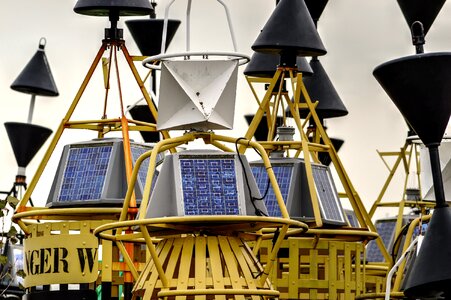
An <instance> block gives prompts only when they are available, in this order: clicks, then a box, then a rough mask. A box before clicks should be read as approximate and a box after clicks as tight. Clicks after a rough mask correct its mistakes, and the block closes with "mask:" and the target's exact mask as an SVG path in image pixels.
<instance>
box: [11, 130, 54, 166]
mask: <svg viewBox="0 0 451 300" xmlns="http://www.w3.org/2000/svg"><path fill="white" fill-rule="evenodd" d="M5 128H6V132H7V133H8V138H9V141H10V142H11V146H12V148H13V152H14V156H15V157H16V161H17V165H18V166H19V167H22V168H25V167H27V166H28V164H29V163H30V161H31V160H32V159H33V157H34V156H35V154H36V153H37V152H38V151H39V149H41V147H42V145H43V144H44V143H45V141H46V140H47V139H48V137H49V136H50V134H51V133H52V130H50V129H49V128H46V127H42V126H39V125H34V124H28V123H16V122H7V123H5Z"/></svg>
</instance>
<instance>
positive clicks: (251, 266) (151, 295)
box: [94, 132, 308, 299]
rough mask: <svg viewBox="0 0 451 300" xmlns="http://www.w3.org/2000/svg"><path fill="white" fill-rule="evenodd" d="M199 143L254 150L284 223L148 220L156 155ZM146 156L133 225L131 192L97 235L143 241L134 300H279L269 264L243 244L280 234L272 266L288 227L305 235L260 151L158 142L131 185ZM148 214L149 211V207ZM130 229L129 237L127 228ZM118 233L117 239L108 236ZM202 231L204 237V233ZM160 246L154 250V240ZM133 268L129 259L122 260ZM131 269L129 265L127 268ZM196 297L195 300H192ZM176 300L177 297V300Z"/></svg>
mask: <svg viewBox="0 0 451 300" xmlns="http://www.w3.org/2000/svg"><path fill="white" fill-rule="evenodd" d="M195 139H203V140H204V142H205V143H206V144H211V145H214V146H216V147H217V148H219V149H221V150H223V151H227V152H232V150H231V149H230V148H228V147H227V146H226V145H224V144H223V142H226V143H233V144H235V143H239V144H240V145H242V146H244V147H249V146H251V147H253V148H255V149H256V150H257V151H259V152H260V154H261V155H262V158H263V161H264V164H265V166H266V168H267V171H268V176H269V179H270V182H271V185H272V187H273V189H274V191H275V194H276V198H277V202H278V204H279V206H280V209H281V211H282V216H283V217H282V218H272V217H260V216H183V217H182V216H181V217H165V218H146V217H145V216H146V211H147V209H148V205H151V204H149V203H148V201H149V198H150V191H151V186H152V178H153V174H154V172H155V165H156V159H157V155H158V153H160V152H162V151H166V150H168V149H170V148H174V147H177V146H179V145H182V144H185V143H188V142H191V141H194V140H195ZM147 157H150V165H149V171H148V174H147V180H146V186H145V190H144V193H143V200H142V202H141V206H140V208H139V217H138V218H137V219H136V220H126V212H127V210H128V208H129V204H130V198H131V194H132V189H129V190H128V192H127V195H126V198H125V201H124V207H123V211H122V214H121V218H120V220H119V222H114V223H110V224H105V225H102V226H100V227H98V228H97V229H96V230H95V232H94V233H95V234H96V235H98V236H99V237H100V238H102V239H107V240H110V241H114V242H120V243H122V242H136V243H137V242H145V243H146V245H147V249H148V250H149V252H150V256H151V260H149V261H148V262H147V265H146V267H145V269H144V270H143V272H141V274H139V275H138V272H136V271H135V272H133V274H135V275H136V276H137V277H136V278H135V279H136V284H135V287H134V290H133V292H134V294H133V295H134V298H136V297H143V299H156V298H162V299H163V298H164V299H175V298H174V297H177V296H183V297H188V298H189V299H191V298H192V299H245V298H246V299H247V298H249V297H251V298H252V299H261V298H260V297H263V296H264V297H269V298H273V297H278V295H279V292H278V291H277V290H274V289H273V288H272V286H271V284H270V282H269V280H268V275H269V274H270V272H271V269H272V267H273V264H272V263H267V264H266V265H265V267H262V266H261V264H260V263H259V262H258V260H257V258H256V257H255V255H254V254H253V252H252V251H251V249H250V248H249V247H248V245H247V244H246V241H247V240H254V241H255V240H258V239H261V238H262V235H261V234H259V231H260V230H261V229H262V228H278V229H280V231H279V235H278V237H277V239H275V242H274V246H273V249H272V251H271V253H270V254H269V257H270V261H271V262H274V261H275V260H276V256H277V251H278V249H279V247H280V244H281V243H282V241H283V240H284V237H285V234H286V233H287V231H288V228H289V227H295V228H298V230H300V231H301V232H305V231H306V230H307V229H308V226H307V225H306V224H304V223H302V222H299V221H295V220H291V219H290V218H289V215H288V212H287V210H286V207H285V204H284V202H283V199H282V195H281V193H280V190H279V187H278V184H277V181H276V178H275V175H274V172H273V170H272V168H271V164H270V162H269V158H268V156H267V155H266V153H265V151H264V148H263V147H262V146H261V145H260V144H258V143H256V142H253V141H249V140H243V139H240V140H236V139H234V138H230V137H226V136H220V135H216V134H214V133H206V132H191V133H186V134H185V135H183V136H181V137H178V138H171V139H166V140H163V141H160V142H159V143H157V144H156V145H155V147H154V149H153V150H152V151H150V152H147V153H145V154H143V155H142V156H141V157H140V158H139V159H138V160H137V162H136V167H135V169H134V171H133V174H132V177H131V185H130V186H133V183H134V182H135V181H136V178H137V174H138V169H139V166H140V165H141V163H142V161H143V160H144V159H146V158H147ZM149 208H150V209H151V207H149ZM128 228H134V231H133V232H130V233H127V232H125V229H128ZM113 231H116V233H115V234H113V233H112V232H113ZM205 232H208V234H206V233H205ZM155 237H157V238H158V240H159V242H158V243H157V245H156V246H155V241H154V239H153V238H155ZM126 261H129V262H130V264H131V261H130V260H129V259H126ZM129 267H130V268H133V265H132V264H131V265H129ZM193 297H194V298H193ZM177 299H179V298H177Z"/></svg>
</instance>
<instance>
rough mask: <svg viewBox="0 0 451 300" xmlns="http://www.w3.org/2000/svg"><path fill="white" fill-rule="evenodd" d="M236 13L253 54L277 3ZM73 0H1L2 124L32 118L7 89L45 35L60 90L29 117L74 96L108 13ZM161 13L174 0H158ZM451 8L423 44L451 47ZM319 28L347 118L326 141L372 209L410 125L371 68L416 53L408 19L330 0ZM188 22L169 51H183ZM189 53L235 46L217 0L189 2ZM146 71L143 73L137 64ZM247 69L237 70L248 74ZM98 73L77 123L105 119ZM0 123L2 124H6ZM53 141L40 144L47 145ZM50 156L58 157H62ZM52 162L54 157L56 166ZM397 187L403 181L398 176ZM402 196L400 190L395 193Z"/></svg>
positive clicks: (181, 7)
mask: <svg viewBox="0 0 451 300" xmlns="http://www.w3.org/2000/svg"><path fill="white" fill-rule="evenodd" d="M225 2H226V3H227V4H228V5H229V8H230V11H231V14H232V20H233V25H234V29H235V34H236V37H237V42H238V47H239V51H240V52H243V53H246V54H249V55H251V54H252V50H251V48H250V47H251V45H252V43H253V42H254V40H255V38H256V36H257V35H258V32H259V30H260V29H261V28H262V26H263V25H264V23H265V22H266V20H267V18H268V17H269V15H270V13H271V12H272V10H273V9H274V6H275V1H274V0H226V1H225ZM75 3H76V1H74V0H70V1H69V0H63V1H61V0H60V1H55V0H39V1H35V0H22V1H13V0H3V1H1V2H0V11H1V12H2V18H0V28H1V29H0V30H1V33H2V34H1V37H2V47H0V97H1V102H0V107H1V111H2V117H1V121H2V123H4V122H7V121H17V122H26V119H27V114H28V106H29V101H30V96H29V95H27V94H22V93H18V92H15V91H13V90H11V89H10V88H9V86H10V85H11V83H12V82H13V81H14V79H15V78H16V77H17V75H18V74H19V73H20V71H21V70H22V68H23V67H24V66H25V65H26V63H27V62H28V60H29V59H30V58H31V57H32V56H33V54H34V53H35V51H36V49H37V46H38V42H39V39H40V38H41V37H45V38H46V39H47V46H46V54H47V57H48V59H49V62H50V66H51V68H52V72H53V76H54V78H55V81H56V84H57V87H58V90H59V92H60V96H59V97H56V98H49V97H47V98H46V97H37V99H36V100H37V101H36V108H35V113H34V118H33V123H34V124H38V125H42V126H46V127H49V128H51V129H53V130H55V129H56V128H57V126H58V124H59V122H60V121H61V119H62V117H63V116H64V114H65V113H66V111H67V109H68V107H69V105H70V103H71V101H72V100H73V98H74V96H75V94H76V92H77V90H78V88H79V86H80V84H81V82H82V80H83V78H84V76H85V74H86V72H87V70H88V68H89V66H90V64H91V62H92V60H93V58H94V56H95V54H96V53H97V51H98V49H99V47H100V43H101V39H102V37H103V30H104V28H105V27H108V21H107V18H99V17H89V16H81V15H77V14H75V13H74V12H73V6H74V4H75ZM158 3H159V5H158V7H157V15H158V17H160V18H162V17H163V7H164V5H165V4H167V3H168V0H160V1H158ZM185 7H186V1H182V0H178V1H176V2H175V4H174V5H173V8H172V10H171V14H170V17H171V18H177V19H181V20H182V22H183V21H184V20H185ZM450 16H451V6H450V5H449V3H445V5H444V7H443V9H442V11H441V13H440V14H439V16H438V17H437V20H436V22H435V24H434V25H433V26H432V28H431V30H430V31H429V33H428V36H427V39H426V42H427V43H426V46H425V50H426V51H427V52H432V51H448V50H450V49H451V36H450V32H451V18H450ZM125 20H127V18H122V19H121V21H120V22H119V25H120V27H122V28H124V35H125V39H126V44H127V46H128V49H129V51H130V52H131V53H132V54H136V55H138V54H139V53H138V50H137V47H136V46H135V44H134V42H133V40H132V38H131V36H130V34H129V32H128V30H127V29H126V26H125V24H124V23H123V22H124V21H125ZM319 33H320V35H321V38H322V40H323V43H324V45H325V47H326V49H327V50H328V54H327V55H326V56H324V57H321V58H320V60H321V62H322V64H323V66H324V68H325V70H326V72H327V73H328V74H329V76H330V78H331V80H332V82H333V83H334V85H335V88H336V89H337V91H338V93H339V94H340V96H341V98H342V100H343V101H344V103H345V105H346V106H347V109H348V111H349V115H348V116H346V117H342V118H338V119H334V120H330V121H328V122H327V125H328V128H329V129H328V133H329V135H330V137H337V138H342V139H344V140H345V144H344V146H343V148H342V149H341V150H340V152H339V156H340V157H341V159H342V162H343V164H344V166H345V168H346V171H347V172H348V175H349V177H350V178H351V181H352V182H353V184H354V186H355V188H356V189H357V192H358V193H359V194H360V197H361V198H362V200H363V202H364V203H365V205H366V206H367V207H370V205H371V204H372V202H373V201H374V200H375V198H376V197H377V194H378V193H379V191H380V189H381V187H382V185H383V183H384V181H385V179H386V177H387V175H388V171H387V169H386V168H385V166H384V164H383V163H382V161H381V160H380V159H379V157H378V155H377V153H376V149H379V150H382V151H386V150H389V151H392V150H393V151H394V150H398V149H399V148H400V147H401V146H402V145H403V143H404V139H405V136H406V131H407V129H406V126H405V123H404V121H403V119H402V117H401V115H400V113H399V112H398V111H397V109H396V108H395V107H394V105H393V104H392V102H391V101H390V100H389V98H388V97H387V96H386V94H385V92H384V91H383V90H382V88H380V86H379V84H378V83H377V82H376V80H375V79H374V77H373V76H372V71H373V69H374V68H375V67H376V66H377V65H379V64H381V63H383V62H385V61H387V60H390V59H393V58H397V57H401V56H405V55H409V54H413V53H414V48H413V46H411V42H410V34H409V30H408V27H407V24H406V22H405V21H404V18H403V16H402V13H401V11H400V9H399V7H398V5H397V2H396V1H395V0H378V1H374V0H330V1H329V4H328V5H327V7H326V9H325V11H324V13H323V15H322V17H321V19H320V22H319ZM184 42H185V36H184V27H183V23H182V25H181V27H180V29H179V31H178V33H177V35H176V37H175V39H174V42H173V44H172V45H171V47H170V48H169V50H168V52H180V51H183V49H184ZM191 44H192V50H222V51H232V50H233V48H232V43H231V40H230V38H229V34H228V28H227V23H226V19H225V16H224V12H223V9H222V6H220V5H219V4H218V3H217V2H216V1H214V0H196V1H193V6H192V40H191ZM137 66H138V68H139V69H140V71H141V72H142V74H144V73H145V72H146V69H144V68H143V67H141V66H140V65H139V64H138V65H137ZM121 70H122V71H121V81H122V85H123V86H124V89H125V91H124V95H125V96H124V101H125V102H126V104H131V103H133V102H135V101H136V100H138V99H139V98H140V95H139V90H138V89H137V88H136V85H135V83H134V82H133V81H131V74H130V73H129V71H128V69H127V68H126V66H122V67H121ZM242 70H243V69H241V71H242ZM101 80H102V79H101V72H97V73H96V74H95V76H94V78H93V80H92V81H91V83H90V85H89V86H88V89H87V91H86V92H85V95H84V96H83V97H82V99H81V103H80V105H79V106H78V108H77V110H76V113H75V115H74V118H75V119H92V118H99V117H100V110H101V107H102V104H101V103H102V100H103V95H104V94H103V91H102V81H101ZM238 80H239V84H238V86H239V90H238V93H237V108H236V114H235V129H234V130H233V131H232V132H230V134H231V135H234V136H237V137H238V136H242V135H244V133H245V131H246V129H247V125H246V123H245V121H244V119H243V117H242V116H243V115H244V114H246V113H252V112H254V111H255V110H256V108H257V106H256V103H255V100H254V98H253V96H252V95H251V93H250V90H249V88H248V87H247V84H246V83H245V80H244V77H243V75H242V73H241V72H240V77H239V79H238ZM2 128H3V127H2ZM94 137H95V136H94V135H90V134H86V133H84V132H80V131H74V130H71V131H65V134H64V136H63V139H62V141H61V142H60V144H59V145H60V146H61V147H62V146H63V145H64V144H66V143H70V142H77V141H82V140H86V139H90V138H94ZM0 138H1V141H2V148H1V149H0V163H1V165H2V170H3V172H2V173H1V174H0V189H1V190H7V189H9V188H10V187H11V186H12V183H13V180H14V177H15V175H16V172H17V167H16V162H15V160H14V156H13V153H12V150H11V148H10V146H9V142H8V138H7V135H6V131H5V130H4V129H2V130H0ZM47 146H48V142H47V143H46V145H45V146H44V147H43V149H46V147H47ZM43 153H44V151H43V150H41V151H40V152H39V153H38V154H37V155H36V157H35V158H34V159H33V161H32V162H31V164H30V165H29V167H28V168H27V175H28V182H30V181H31V178H32V176H33V174H34V172H35V169H36V167H37V164H38V163H39V161H40V159H41V158H42V156H43ZM59 156H60V153H59V152H57V153H54V155H53V160H54V161H56V162H57V161H58V160H59ZM54 163H55V162H53V164H54ZM46 172H47V173H46V177H45V178H46V180H47V184H50V183H49V181H50V180H48V179H51V178H52V177H53V172H54V165H51V166H50V167H49V168H47V171H46ZM397 182H398V184H397V185H396V186H397V188H399V187H400V186H401V185H402V184H401V182H400V181H399V178H398V181H397ZM389 193H391V195H393V197H395V198H396V199H398V198H399V197H401V195H400V194H399V190H398V191H389ZM47 194H48V186H44V187H40V188H39V187H38V189H37V190H36V191H35V193H34V194H33V199H34V200H35V202H36V203H37V204H38V205H44V203H45V201H46V199H47Z"/></svg>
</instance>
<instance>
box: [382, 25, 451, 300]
mask: <svg viewBox="0 0 451 300" xmlns="http://www.w3.org/2000/svg"><path fill="white" fill-rule="evenodd" d="M422 27H423V26H422V24H421V22H414V24H413V25H412V36H413V41H414V45H415V47H416V49H417V54H415V55H411V56H407V57H402V58H399V59H395V60H392V61H389V62H386V63H383V64H382V65H380V66H378V67H377V68H376V69H375V70H374V72H373V75H374V76H375V77H376V79H377V80H378V82H379V83H380V84H381V86H382V87H383V88H384V90H385V91H386V92H387V94H388V95H389V96H390V98H391V99H392V101H393V102H394V103H395V105H396V106H397V107H398V109H399V110H400V112H401V113H402V115H403V116H404V118H405V120H406V121H407V122H408V123H409V124H410V126H411V127H412V128H413V130H415V132H416V133H417V134H418V136H419V138H420V139H421V140H422V142H423V143H424V144H425V145H426V146H427V147H428V149H429V156H430V161H431V171H432V179H433V183H434V192H435V196H436V206H435V209H434V213H433V215H432V218H431V221H430V223H429V226H428V230H427V233H426V235H425V237H424V240H423V243H422V246H421V248H420V251H419V253H418V255H417V257H416V259H415V263H414V265H413V268H412V271H411V273H410V275H409V276H408V278H407V283H406V288H405V290H404V294H405V295H406V296H407V297H410V298H436V297H439V296H445V297H446V299H448V298H449V297H450V296H451V244H450V243H451V242H450V241H451V209H450V208H449V206H448V204H447V203H446V200H445V193H444V189H443V180H442V174H441V169H440V159H439V152H438V147H439V145H440V142H441V140H442V138H443V135H444V133H445V130H446V127H447V124H448V122H449V118H450V115H451V102H450V101H449V95H450V94H451V74H450V73H449V70H450V68H451V52H438V53H422V45H423V44H424V35H421V31H422V30H421V29H422ZM418 33H420V34H419V35H418Z"/></svg>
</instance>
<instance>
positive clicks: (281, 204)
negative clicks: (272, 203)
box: [211, 134, 290, 218]
mask: <svg viewBox="0 0 451 300" xmlns="http://www.w3.org/2000/svg"><path fill="white" fill-rule="evenodd" d="M211 138H212V140H220V141H224V142H229V143H239V144H240V145H242V146H246V145H247V146H248V147H249V146H250V147H253V148H254V149H256V150H257V151H258V152H259V153H260V155H261V157H262V160H263V164H264V165H265V168H266V171H267V173H268V178H269V180H270V182H271V186H272V188H273V192H274V196H275V197H276V199H277V203H278V205H279V208H280V212H281V214H282V217H283V218H290V215H289V213H288V210H287V208H286V206H285V202H284V201H283V196H282V193H281V192H280V189H279V185H278V183H277V179H276V176H275V174H274V170H273V169H272V167H271V162H270V161H269V157H268V155H267V154H266V152H265V149H264V148H263V147H262V146H261V145H260V144H259V143H257V142H254V141H250V140H237V139H234V138H231V137H228V136H221V135H216V134H212V135H211Z"/></svg>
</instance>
